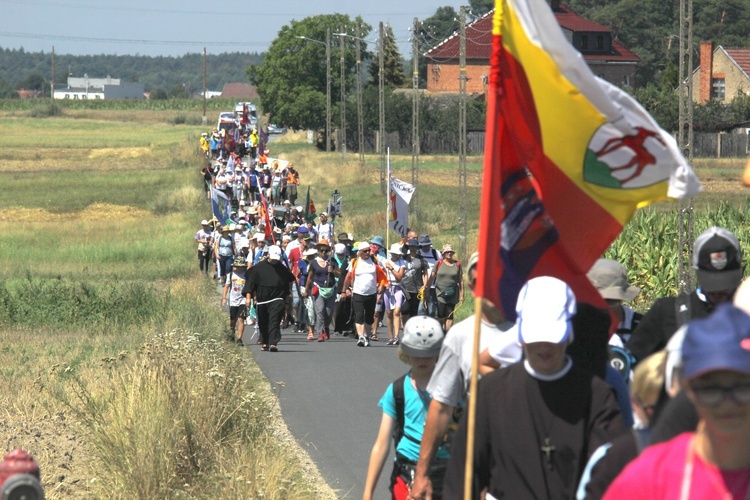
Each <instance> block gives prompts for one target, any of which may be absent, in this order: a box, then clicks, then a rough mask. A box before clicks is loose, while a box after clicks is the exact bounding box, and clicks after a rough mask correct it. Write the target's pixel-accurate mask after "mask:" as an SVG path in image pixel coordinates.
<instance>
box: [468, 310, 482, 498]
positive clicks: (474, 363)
mask: <svg viewBox="0 0 750 500" xmlns="http://www.w3.org/2000/svg"><path fill="white" fill-rule="evenodd" d="M481 328H482V298H481V297H475V298H474V343H473V345H472V351H471V379H470V381H469V408H468V412H469V413H468V415H467V418H468V421H467V424H468V425H467V426H466V429H467V432H466V468H465V469H464V498H471V491H472V486H473V484H474V479H473V478H474V448H475V438H476V433H475V432H474V430H475V429H476V425H477V396H478V394H477V386H478V385H479V335H480V332H481Z"/></svg>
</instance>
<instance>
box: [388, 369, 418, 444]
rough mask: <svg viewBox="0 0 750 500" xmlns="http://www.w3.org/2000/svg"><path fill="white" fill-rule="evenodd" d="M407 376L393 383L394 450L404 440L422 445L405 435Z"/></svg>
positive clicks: (404, 375)
mask: <svg viewBox="0 0 750 500" xmlns="http://www.w3.org/2000/svg"><path fill="white" fill-rule="evenodd" d="M406 375H408V373H404V374H403V375H401V376H400V377H399V378H397V379H396V381H395V382H393V399H394V400H395V401H396V417H397V420H396V426H395V427H394V428H393V447H394V449H395V448H396V447H397V446H398V443H400V442H401V439H402V438H404V437H405V438H406V439H409V440H410V441H413V442H415V443H417V444H420V442H419V441H417V440H416V439H414V438H412V437H410V436H408V435H406V434H405V433H404V410H405V408H406V398H405V396H404V384H405V383H406Z"/></svg>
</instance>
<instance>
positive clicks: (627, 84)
mask: <svg viewBox="0 0 750 500" xmlns="http://www.w3.org/2000/svg"><path fill="white" fill-rule="evenodd" d="M622 86H623V87H630V75H625V76H623V77H622Z"/></svg>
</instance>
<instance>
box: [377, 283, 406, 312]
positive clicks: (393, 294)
mask: <svg viewBox="0 0 750 500" xmlns="http://www.w3.org/2000/svg"><path fill="white" fill-rule="evenodd" d="M383 301H384V303H385V307H386V308H387V309H388V310H389V311H393V310H394V309H398V308H400V307H402V306H403V305H404V302H405V301H406V297H405V296H404V291H403V290H401V287H398V286H396V287H392V288H389V289H387V290H385V291H384V292H383Z"/></svg>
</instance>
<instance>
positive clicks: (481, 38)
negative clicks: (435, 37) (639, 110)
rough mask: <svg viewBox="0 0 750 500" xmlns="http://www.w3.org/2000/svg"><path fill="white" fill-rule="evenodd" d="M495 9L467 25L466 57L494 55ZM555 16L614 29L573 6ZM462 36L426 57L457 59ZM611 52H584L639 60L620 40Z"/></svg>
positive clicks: (574, 25)
mask: <svg viewBox="0 0 750 500" xmlns="http://www.w3.org/2000/svg"><path fill="white" fill-rule="evenodd" d="M493 14H494V10H492V11H490V12H488V13H487V14H485V15H484V16H482V17H480V18H479V19H477V20H475V21H473V22H472V23H470V24H468V25H466V59H467V60H472V59H480V60H489V59H490V56H491V55H492V16H493ZM555 18H556V19H557V22H558V24H560V26H561V27H563V28H565V29H568V30H571V31H587V32H604V33H609V32H611V31H612V30H610V29H609V28H607V27H605V26H602V25H601V24H597V23H595V22H592V21H589V20H587V19H584V18H583V17H581V16H579V15H578V14H576V13H575V12H573V11H572V10H570V8H568V7H567V6H565V5H562V4H560V10H559V11H556V12H555ZM459 44H460V39H459V36H458V33H454V34H453V35H451V36H450V37H448V38H447V39H445V40H444V41H443V42H441V43H440V44H438V45H437V46H436V47H434V48H432V49H431V50H429V51H427V52H426V53H425V57H427V58H429V59H430V60H431V61H433V62H438V63H439V62H442V61H451V60H455V59H458V56H459V49H460V47H459ZM612 52H613V53H612V54H596V55H593V54H584V56H583V58H584V59H586V60H607V61H622V62H636V61H638V56H636V55H635V54H634V53H633V52H631V51H629V50H628V49H626V48H625V47H624V46H623V45H622V44H621V43H619V42H617V41H616V40H612Z"/></svg>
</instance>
